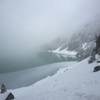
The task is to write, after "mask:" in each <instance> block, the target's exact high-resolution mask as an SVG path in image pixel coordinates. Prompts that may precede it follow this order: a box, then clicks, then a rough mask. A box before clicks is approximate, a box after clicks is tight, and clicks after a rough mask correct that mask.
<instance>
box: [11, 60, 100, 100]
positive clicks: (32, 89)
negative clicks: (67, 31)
mask: <svg viewBox="0 0 100 100" xmlns="http://www.w3.org/2000/svg"><path fill="white" fill-rule="evenodd" d="M95 66H96V62H94V63H92V64H88V59H85V60H84V61H81V62H79V63H77V64H75V65H72V66H69V67H68V68H64V69H60V70H59V71H58V73H57V74H55V75H54V76H52V77H47V78H46V79H44V80H41V81H39V82H37V83H36V84H34V85H31V86H29V87H23V88H20V89H16V90H13V91H12V92H13V93H14V95H15V97H16V100H100V72H99V71H98V72H96V73H94V72H93V68H94V67H95Z"/></svg>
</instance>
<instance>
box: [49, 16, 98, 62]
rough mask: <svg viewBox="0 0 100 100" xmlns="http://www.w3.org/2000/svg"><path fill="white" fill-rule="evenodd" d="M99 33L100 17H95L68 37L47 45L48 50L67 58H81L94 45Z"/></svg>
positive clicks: (88, 53) (86, 54)
mask: <svg viewBox="0 0 100 100" xmlns="http://www.w3.org/2000/svg"><path fill="white" fill-rule="evenodd" d="M99 33H100V18H99V17H96V18H95V19H94V20H92V21H91V22H89V23H87V24H85V25H84V26H83V27H82V28H81V29H79V30H78V31H76V32H74V34H73V35H72V37H71V38H70V39H67V38H59V39H56V40H55V41H54V42H53V43H51V44H52V45H51V44H50V45H49V46H48V52H50V53H53V54H55V55H56V56H58V57H63V58H65V59H67V60H68V58H69V59H73V60H82V59H84V58H86V57H88V56H89V55H90V53H91V51H92V49H93V48H94V47H95V37H96V35H98V34H99Z"/></svg>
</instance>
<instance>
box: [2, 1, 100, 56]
mask: <svg viewBox="0 0 100 100" xmlns="http://www.w3.org/2000/svg"><path fill="white" fill-rule="evenodd" d="M99 12H100V0H0V40H1V42H0V48H1V50H2V54H4V55H6V56H7V55H11V54H12V55H16V54H18V55H20V54H21V55H22V54H27V52H33V51H35V50H37V48H38V47H40V46H41V45H42V44H44V43H46V42H50V41H52V40H53V39H55V38H56V37H59V36H60V35H62V34H63V35H66V36H70V35H71V34H72V33H74V30H76V29H77V28H78V27H79V26H80V25H82V24H83V23H86V22H87V21H88V20H90V19H92V18H93V17H94V16H96V15H97V14H98V13H99ZM4 55H3V56H4Z"/></svg>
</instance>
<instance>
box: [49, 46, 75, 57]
mask: <svg viewBox="0 0 100 100" xmlns="http://www.w3.org/2000/svg"><path fill="white" fill-rule="evenodd" d="M48 52H51V53H54V54H56V55H62V56H64V57H72V58H76V55H77V52H76V51H69V50H68V49H67V48H65V49H62V50H61V47H58V48H57V49H55V50H49V51H48Z"/></svg>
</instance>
